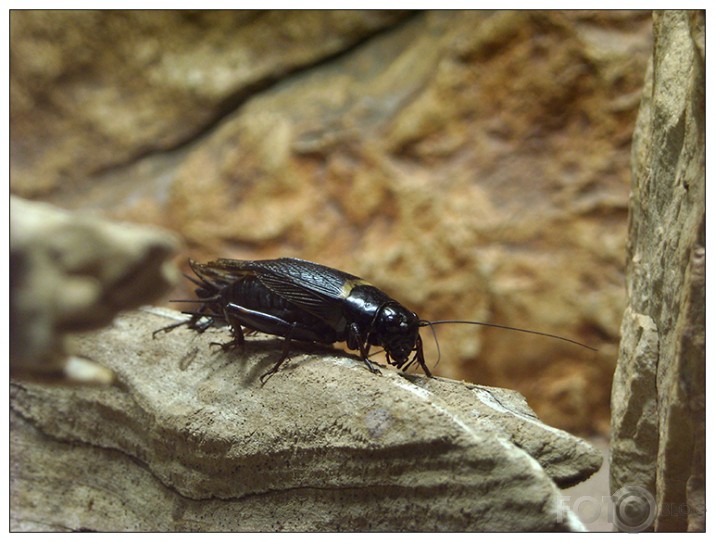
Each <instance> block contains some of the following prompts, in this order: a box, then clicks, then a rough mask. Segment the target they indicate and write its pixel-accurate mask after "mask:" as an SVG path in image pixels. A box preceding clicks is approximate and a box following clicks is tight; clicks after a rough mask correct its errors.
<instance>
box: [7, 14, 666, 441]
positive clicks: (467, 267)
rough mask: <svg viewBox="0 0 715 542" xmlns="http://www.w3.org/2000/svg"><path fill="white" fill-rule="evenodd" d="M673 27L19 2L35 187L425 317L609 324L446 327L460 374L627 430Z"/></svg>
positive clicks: (453, 368)
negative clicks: (622, 334) (651, 136)
mask: <svg viewBox="0 0 715 542" xmlns="http://www.w3.org/2000/svg"><path fill="white" fill-rule="evenodd" d="M651 25H652V21H651V15H650V13H649V12H620V11H608V12H585V11H576V12H559V11H549V12H529V11H519V12H500V11H497V12H486V11H467V12H460V11H446V12H426V13H403V12H352V11H341V12H332V11H320V12H310V11H308V12H281V13H273V12H265V13H264V12H251V13H245V12H232V13H202V12H198V13H194V12H151V13H142V12H91V11H85V12H13V13H12V16H11V60H12V73H11V97H12V107H11V129H12V148H11V156H12V162H11V174H12V185H11V189H12V192H13V193H16V194H19V195H25V196H30V197H34V198H40V199H45V200H50V201H52V202H54V203H56V204H59V205H61V206H65V207H72V208H83V209H95V210H99V211H100V212H102V213H104V214H107V215H110V216H113V217H119V218H122V219H128V220H133V221H137V222H146V223H154V224H159V225H163V226H168V227H169V228H171V229H173V230H175V231H177V232H178V233H179V234H181V235H182V236H183V237H184V239H185V240H186V244H187V250H186V254H191V255H192V256H194V257H195V258H199V259H201V258H213V257H218V256H221V257H236V258H259V257H273V256H278V255H288V256H299V257H303V258H306V259H312V260H317V261H320V262H322V263H325V264H328V265H332V266H336V267H340V268H342V269H345V270H346V271H350V272H352V273H354V274H357V275H360V276H363V277H365V278H367V279H369V280H370V281H371V282H373V283H375V284H377V285H378V286H380V287H382V288H383V289H384V290H386V291H387V292H389V293H390V294H391V295H393V296H394V297H396V298H398V299H400V300H401V301H402V302H403V303H404V304H406V305H407V306H409V307H411V308H412V309H413V310H415V311H417V312H418V314H420V316H421V317H423V318H429V319H440V318H463V319H477V320H483V321H491V322H496V323H502V324H507V325H515V326H520V327H529V328H535V329H540V330H544V331H549V332H554V333H559V334H562V335H567V336H569V337H573V338H576V339H579V340H582V341H585V342H588V343H589V344H592V345H593V346H596V347H598V348H599V353H598V354H597V355H593V354H592V353H591V352H589V351H587V350H583V349H578V348H573V347H571V346H569V345H566V344H561V343H559V342H554V341H550V340H545V339H543V338H538V337H532V336H528V335H521V334H514V333H508V332H504V331H499V330H487V329H480V328H473V327H468V326H461V327H457V326H451V327H447V326H445V327H440V328H439V329H438V332H439V338H440V346H441V349H442V359H443V362H442V363H441V364H440V365H439V366H438V367H437V369H436V373H437V374H442V375H444V376H452V377H460V378H465V379H467V380H470V381H475V382H480V383H483V384H491V385H500V386H506V387H510V388H516V389H519V390H520V391H521V392H522V393H524V394H525V395H526V397H527V399H528V400H529V403H530V404H531V405H532V406H533V407H534V408H535V410H536V411H537V412H538V413H539V414H540V416H541V417H542V418H543V419H544V420H545V421H547V422H548V423H552V424H556V425H558V426H560V427H564V428H567V429H571V430H577V431H582V432H590V431H602V432H603V431H606V428H607V426H608V420H609V410H608V400H609V391H610V382H611V375H612V373H613V368H614V364H615V358H616V353H617V347H616V344H617V341H618V337H619V325H620V320H621V315H622V314H623V308H624V305H625V297H624V274H623V273H624V258H623V254H624V251H625V238H626V237H625V236H626V216H627V201H628V190H629V171H628V163H629V153H630V141H631V133H632V127H633V124H634V120H635V115H636V111H637V108H638V103H639V100H640V95H641V88H642V84H643V73H644V70H645V65H646V60H647V58H648V56H649V54H650V50H651ZM185 289H188V287H185ZM185 294H186V292H182V293H179V294H177V295H178V296H183V295H185ZM425 339H426V341H425V342H426V343H428V344H429V343H430V342H431V341H430V340H429V339H428V338H427V337H425ZM429 348H430V352H431V354H430V355H431V356H432V358H431V359H435V356H436V354H435V352H434V347H433V346H432V345H431V344H430V345H429Z"/></svg>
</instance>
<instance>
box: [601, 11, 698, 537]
mask: <svg viewBox="0 0 715 542" xmlns="http://www.w3.org/2000/svg"><path fill="white" fill-rule="evenodd" d="M704 30H705V15H704V12H699V11H698V12H695V11H694V12H686V11H665V12H657V13H656V14H655V15H654V33H655V46H654V55H653V63H652V66H651V67H650V69H649V72H648V75H647V77H646V88H645V90H644V94H643V99H642V102H641V109H640V113H639V116H638V122H637V125H636V130H635V134H634V146H633V186H632V195H631V204H630V213H631V214H630V226H629V240H628V273H627V284H628V306H627V308H626V311H625V317H624V319H623V323H622V326H621V332H622V335H623V338H622V340H621V347H620V354H619V359H618V367H617V369H616V374H615V377H614V383H613V393H612V410H613V414H612V424H613V427H612V432H613V433H612V434H613V440H612V463H611V490H612V491H613V492H614V493H615V492H617V491H620V490H622V489H623V488H634V487H635V488H640V489H641V490H642V491H643V492H647V493H642V495H641V497H640V501H639V502H640V505H641V507H642V508H643V510H642V511H641V515H640V516H637V517H636V519H637V520H638V521H640V520H641V519H642V520H643V521H642V523H638V521H633V522H631V523H629V522H628V521H625V523H624V524H622V525H621V528H622V529H623V530H642V529H643V528H646V527H647V528H650V529H655V530H657V531H685V530H694V531H703V530H704V526H705V524H704V521H705V519H704V518H705V516H704V469H705V378H704V374H705V325H704V319H705V274H704V269H705V146H704V138H705V94H704V91H705V84H704V81H705V79H704V78H705V64H704V55H705V52H704V51H705V49H704ZM625 519H629V518H625Z"/></svg>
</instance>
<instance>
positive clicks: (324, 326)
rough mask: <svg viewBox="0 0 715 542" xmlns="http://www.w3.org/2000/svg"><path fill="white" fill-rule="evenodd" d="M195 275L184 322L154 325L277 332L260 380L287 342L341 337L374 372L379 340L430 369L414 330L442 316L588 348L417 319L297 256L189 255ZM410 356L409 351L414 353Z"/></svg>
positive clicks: (402, 361)
mask: <svg viewBox="0 0 715 542" xmlns="http://www.w3.org/2000/svg"><path fill="white" fill-rule="evenodd" d="M189 265H190V267H191V269H192V270H193V272H194V273H195V274H196V277H198V279H196V278H193V277H190V276H189V275H185V276H186V278H188V279H189V280H190V281H191V282H193V283H194V284H195V285H196V286H197V288H196V290H195V293H196V296H197V299H179V300H174V301H176V302H199V303H201V305H200V306H199V308H198V309H197V310H196V311H185V314H189V315H191V319H189V320H188V321H186V322H179V323H177V324H172V325H170V326H166V327H163V328H161V329H158V330H156V331H155V332H154V336H156V334H157V333H159V332H161V331H167V332H168V331H170V330H172V329H174V328H176V327H179V326H181V325H187V326H188V327H189V328H190V329H192V330H195V331H197V332H199V333H202V332H204V331H205V330H206V329H207V328H208V327H210V326H211V325H212V324H213V323H214V321H216V320H222V321H224V322H225V323H227V324H228V325H229V326H230V327H231V332H232V334H233V340H232V341H230V342H228V343H224V344H220V346H222V348H224V349H228V348H231V347H234V346H236V345H240V344H243V342H244V333H243V329H242V328H244V327H245V328H247V329H249V330H255V331H262V332H263V333H268V334H270V335H277V336H280V337H284V338H285V339H286V340H285V343H284V347H283V353H282V355H281V357H280V359H279V360H278V361H277V362H276V364H275V365H274V366H273V368H272V369H271V370H269V371H268V372H266V373H264V374H263V375H261V378H260V380H261V382H262V383H264V382H265V379H266V378H268V377H270V376H271V375H273V374H274V373H276V372H277V371H278V369H279V368H280V366H281V364H282V363H283V362H284V361H285V360H286V359H287V358H288V355H289V353H290V344H291V341H293V340H296V341H306V342H313V343H321V344H333V343H336V342H343V341H344V342H346V343H347V346H348V348H350V349H351V350H358V351H359V352H360V356H361V357H362V360H363V362H364V363H365V365H366V366H367V368H368V369H369V370H370V371H371V372H373V373H379V372H380V371H379V369H377V367H375V365H374V364H373V363H372V362H371V361H370V359H369V356H370V349H371V347H372V346H378V347H382V348H383V349H384V351H385V356H386V358H387V362H388V363H389V364H391V365H394V366H395V367H397V368H398V369H400V370H407V369H409V367H410V366H412V365H413V364H415V363H417V364H418V365H419V366H420V367H421V368H422V370H423V371H424V373H425V375H427V376H428V377H431V376H432V373H431V372H430V370H429V368H428V367H427V365H426V363H425V358H424V353H423V350H422V339H421V337H420V333H419V329H420V328H421V327H425V326H433V325H435V324H445V323H462V324H474V325H485V326H491V327H498V328H503V329H510V330H513V331H521V332H524V333H534V334H537V335H544V336H547V337H552V338H555V339H560V340H564V341H567V342H570V343H574V344H577V345H579V346H583V347H585V348H589V349H591V350H594V349H593V348H591V347H590V346H586V345H584V344H581V343H579V342H576V341H573V340H571V339H567V338H565V337H560V336H558V335H552V334H550V333H543V332H540V331H533V330H527V329H521V328H514V327H510V326H502V325H499V324H489V323H484V322H475V321H469V320H438V321H429V320H420V318H419V317H418V316H417V314H415V313H414V312H412V311H410V310H409V309H407V308H405V307H404V306H403V305H402V304H400V303H399V302H397V301H395V300H394V299H392V298H391V297H389V296H388V295H387V294H386V293H385V292H383V291H382V290H380V289H378V288H376V287H375V286H372V285H371V284H369V283H368V282H367V281H365V280H363V279H361V278H359V277H356V276H354V275H350V274H348V273H345V272H343V271H339V270H337V269H332V268H330V267H326V266H324V265H320V264H317V263H313V262H308V261H305V260H299V259H296V258H279V259H276V260H230V259H218V260H215V261H212V262H209V263H205V264H202V263H198V262H195V261H194V260H191V259H189ZM413 353H414V355H413V356H412V358H411V359H410V355H411V354H413Z"/></svg>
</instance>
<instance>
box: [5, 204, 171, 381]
mask: <svg viewBox="0 0 715 542" xmlns="http://www.w3.org/2000/svg"><path fill="white" fill-rule="evenodd" d="M10 234H11V236H10V277H11V280H10V320H11V340H10V345H11V351H10V369H11V371H12V372H13V373H14V374H19V373H33V374H34V375H35V376H41V375H44V376H50V375H51V374H54V373H57V372H62V371H64V374H65V376H68V377H69V378H71V379H73V380H95V381H106V380H107V379H108V378H110V376H109V375H108V374H107V373H106V371H105V370H103V369H101V368H99V367H96V366H94V365H93V364H92V363H91V362H90V361H88V360H82V359H78V358H70V359H69V362H68V358H67V355H68V352H67V351H66V349H65V344H64V343H65V338H66V336H67V334H70V333H73V332H79V331H86V330H88V329H95V328H98V327H101V326H104V325H107V324H108V323H109V322H111V320H112V318H113V317H114V316H115V315H116V314H117V313H118V312H119V311H122V310H125V309H131V308H135V307H138V306H140V305H143V304H145V303H147V302H150V301H152V300H155V299H157V298H159V297H160V296H162V295H164V294H165V293H166V291H167V290H168V289H169V288H170V287H171V285H172V284H173V282H174V281H175V279H176V275H177V272H176V269H175V267H173V265H172V264H170V263H168V262H167V258H168V257H169V256H170V255H171V254H172V253H173V252H174V251H175V250H176V247H177V242H176V240H175V238H174V237H173V236H172V235H171V234H169V233H168V232H162V231H159V230H158V229H156V228H149V227H140V226H135V225H130V224H120V223H113V222H110V221H107V220H103V219H100V218H97V217H93V216H91V215H88V214H82V213H72V212H67V211H64V210H62V209H58V208H56V207H53V206H51V205H48V204H44V203H36V202H29V201H26V200H23V199H21V198H17V197H11V199H10Z"/></svg>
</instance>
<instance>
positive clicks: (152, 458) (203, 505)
mask: <svg viewBox="0 0 715 542" xmlns="http://www.w3.org/2000/svg"><path fill="white" fill-rule="evenodd" d="M167 316H168V317H170V318H172V319H171V320H169V319H168V318H167ZM178 317H179V316H178V313H174V312H170V311H166V310H162V311H160V310H158V309H152V310H143V311H135V312H131V313H126V314H124V315H122V316H120V317H119V318H117V319H116V320H115V323H114V324H113V325H112V326H111V327H109V328H107V329H103V330H99V331H94V332H88V333H84V334H82V335H81V336H78V337H77V338H76V343H75V345H74V347H75V348H76V349H77V351H78V352H79V353H80V354H82V355H85V356H87V357H91V358H92V359H95V360H96V361H98V362H99V363H102V364H104V365H106V366H107V367H108V368H110V369H112V370H113V371H114V372H115V373H116V374H117V378H118V381H117V383H116V384H115V385H113V386H110V387H104V388H97V387H76V386H74V387H68V386H48V385H45V384H39V383H26V382H21V381H15V382H13V383H12V391H11V413H12V428H11V429H12V430H11V527H12V529H13V530H53V531H62V530H98V531H155V530H158V531H177V530H178V531H198V530H202V531H204V530H205V531H213V530H220V531H465V530H488V531H532V530H549V531H553V530H559V531H563V530H578V529H580V528H581V527H582V526H581V525H580V524H579V522H578V520H577V519H575V517H574V516H573V515H572V514H571V512H569V511H566V510H565V509H563V508H562V507H561V496H560V493H559V490H558V488H557V485H558V486H561V487H564V486H568V485H571V484H574V483H576V482H578V481H580V480H583V479H585V478H587V477H588V476H590V475H591V474H592V473H593V472H595V471H596V470H597V469H598V468H599V466H600V464H601V459H602V458H601V456H600V454H599V453H598V452H597V451H596V450H594V449H593V448H591V447H590V445H588V444H587V443H586V442H585V441H583V440H581V439H578V438H576V437H573V436H571V435H569V434H568V433H565V432H564V431H561V430H557V429H554V428H551V427H548V426H546V425H544V424H543V423H542V422H540V421H539V420H538V419H537V418H536V417H535V415H534V413H533V412H532V411H531V410H530V409H529V408H528V406H527V405H526V402H525V401H524V399H523V397H522V396H521V395H520V394H518V393H516V392H512V391H509V390H503V389H497V388H489V387H486V386H477V385H471V384H465V383H463V382H456V381H451V380H447V379H442V378H435V379H428V378H426V377H423V376H409V375H402V374H399V373H397V372H395V371H392V370H391V369H384V370H383V371H382V375H381V376H376V375H373V374H371V373H370V372H368V371H367V370H366V369H365V367H364V365H363V363H362V362H361V361H360V360H359V359H356V358H355V357H351V356H345V355H342V354H340V353H339V351H337V350H333V349H328V348H323V347H318V346H316V347H305V348H303V347H300V346H296V347H295V351H294V353H293V355H292V357H291V359H290V360H289V361H288V362H286V363H285V364H284V366H283V367H282V368H281V370H280V371H279V372H278V373H276V374H275V375H273V376H272V377H271V378H270V379H269V380H268V381H267V383H266V384H265V386H261V384H260V382H259V380H258V376H259V375H260V374H262V373H263V372H264V371H266V370H267V369H268V368H270V367H271V365H272V364H273V362H274V361H275V359H276V355H277V354H278V353H279V351H280V342H278V341H276V340H275V338H271V337H268V336H264V335H260V334H259V335H255V336H251V337H249V338H247V342H246V344H245V345H244V346H243V347H242V349H239V350H233V351H228V352H224V351H223V350H221V349H219V348H213V349H212V348H211V347H210V343H211V342H212V341H219V342H220V341H225V340H226V338H227V331H226V330H225V329H209V330H207V331H206V332H205V333H204V334H203V335H199V334H197V333H195V332H193V331H190V330H188V329H186V328H178V329H176V330H173V331H172V332H171V333H168V334H159V335H157V337H156V339H155V340H152V339H151V336H152V332H153V331H154V330H156V329H158V328H161V327H162V326H165V325H166V324H167V323H169V322H172V321H174V320H173V319H174V318H178ZM306 348H307V350H306Z"/></svg>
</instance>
